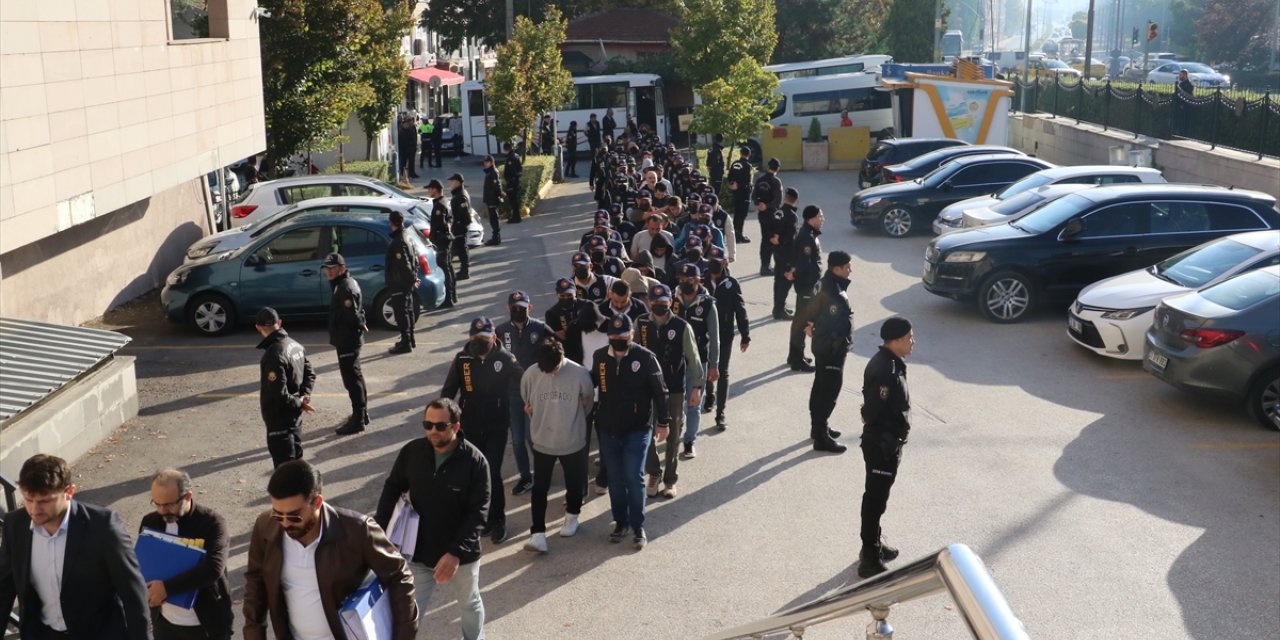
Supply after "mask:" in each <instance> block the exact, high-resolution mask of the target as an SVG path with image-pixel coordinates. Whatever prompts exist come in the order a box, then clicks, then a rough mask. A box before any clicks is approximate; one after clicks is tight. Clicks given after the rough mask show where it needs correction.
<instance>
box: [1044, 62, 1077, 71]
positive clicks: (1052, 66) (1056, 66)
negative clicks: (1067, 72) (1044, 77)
mask: <svg viewBox="0 0 1280 640" xmlns="http://www.w3.org/2000/svg"><path fill="white" fill-rule="evenodd" d="M1044 66H1046V67H1048V68H1050V69H1070V68H1071V67H1068V66H1067V63H1065V62H1063V61H1061V60H1045V61H1044Z"/></svg>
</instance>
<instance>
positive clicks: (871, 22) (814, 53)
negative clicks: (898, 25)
mask: <svg viewBox="0 0 1280 640" xmlns="http://www.w3.org/2000/svg"><path fill="white" fill-rule="evenodd" d="M776 2H777V7H778V13H777V18H776V22H777V26H778V45H777V47H775V48H774V51H773V60H772V62H773V63H774V64H779V63H783V62H799V61H802V60H821V59H823V58H836V57H840V56H848V55H855V54H865V53H883V52H884V50H885V42H884V37H883V35H882V34H881V27H883V26H884V20H885V17H887V16H888V15H889V7H890V6H891V5H892V4H893V0H776Z"/></svg>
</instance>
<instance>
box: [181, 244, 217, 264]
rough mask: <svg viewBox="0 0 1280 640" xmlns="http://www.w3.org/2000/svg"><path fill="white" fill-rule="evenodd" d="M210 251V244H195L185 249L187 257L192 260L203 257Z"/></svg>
mask: <svg viewBox="0 0 1280 640" xmlns="http://www.w3.org/2000/svg"><path fill="white" fill-rule="evenodd" d="M210 251H213V245H212V244H204V245H196V246H194V247H191V248H190V249H187V257H188V258H191V259H192V260H194V259H196V258H203V257H205V256H207V255H209V252H210Z"/></svg>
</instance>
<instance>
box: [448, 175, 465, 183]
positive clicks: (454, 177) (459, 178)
mask: <svg viewBox="0 0 1280 640" xmlns="http://www.w3.org/2000/svg"><path fill="white" fill-rule="evenodd" d="M449 179H450V180H457V181H458V182H459V183H462V182H466V180H465V179H463V177H462V174H461V173H455V174H453V175H451V176H449Z"/></svg>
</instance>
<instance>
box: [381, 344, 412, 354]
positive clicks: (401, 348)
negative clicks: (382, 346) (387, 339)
mask: <svg viewBox="0 0 1280 640" xmlns="http://www.w3.org/2000/svg"><path fill="white" fill-rule="evenodd" d="M410 351H413V347H410V346H409V345H408V344H407V343H404V342H397V343H396V344H395V346H393V347H391V348H390V349H388V350H387V353H390V354H391V355H398V354H401V353H409V352H410Z"/></svg>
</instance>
